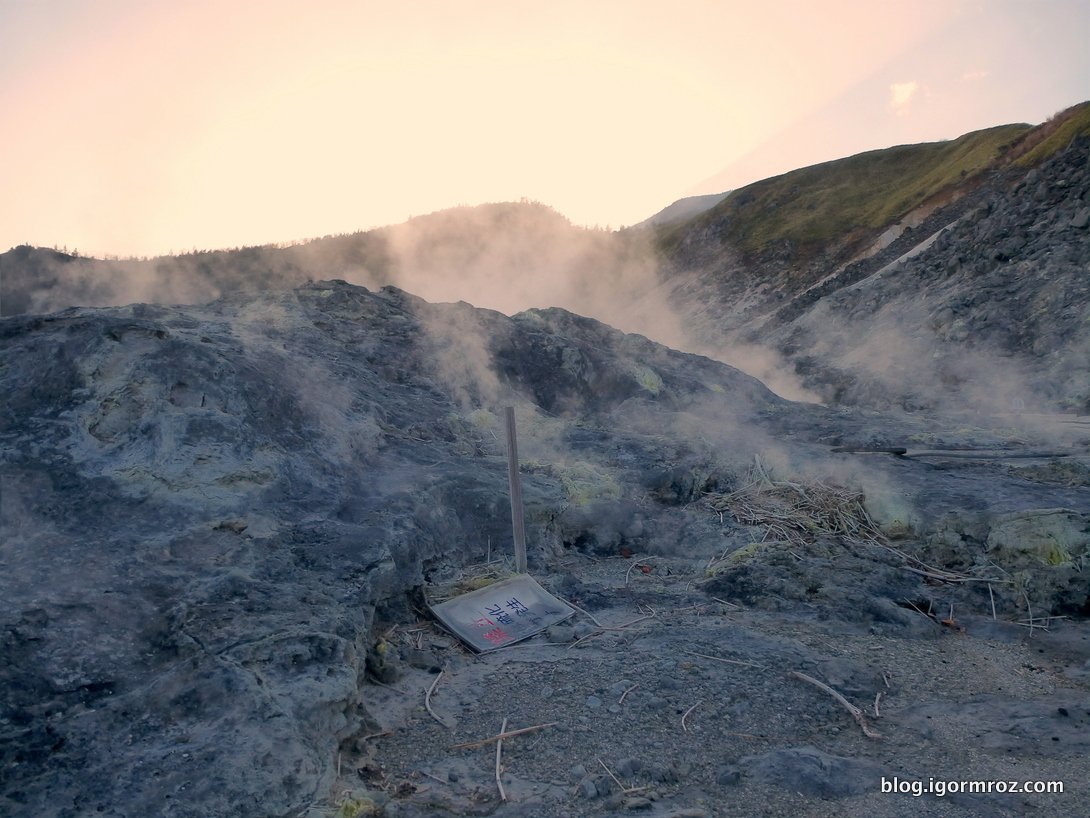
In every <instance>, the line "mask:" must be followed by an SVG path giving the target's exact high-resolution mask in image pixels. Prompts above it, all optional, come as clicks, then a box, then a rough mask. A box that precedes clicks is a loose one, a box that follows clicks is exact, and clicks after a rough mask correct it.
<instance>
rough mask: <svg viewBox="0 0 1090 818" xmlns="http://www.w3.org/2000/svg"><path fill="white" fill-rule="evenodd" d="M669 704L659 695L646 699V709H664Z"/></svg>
mask: <svg viewBox="0 0 1090 818" xmlns="http://www.w3.org/2000/svg"><path fill="white" fill-rule="evenodd" d="M669 704H670V703H669V702H668V701H666V699H664V698H662V697H661V696H652V697H651V698H650V699H648V700H647V709H648V710H655V711H659V710H665V709H666V708H667V707H668V706H669Z"/></svg>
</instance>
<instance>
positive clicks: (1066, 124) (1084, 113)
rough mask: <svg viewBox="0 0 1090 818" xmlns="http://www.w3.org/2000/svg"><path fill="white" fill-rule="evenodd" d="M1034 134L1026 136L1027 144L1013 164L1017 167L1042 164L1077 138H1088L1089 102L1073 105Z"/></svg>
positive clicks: (1089, 125)
mask: <svg viewBox="0 0 1090 818" xmlns="http://www.w3.org/2000/svg"><path fill="white" fill-rule="evenodd" d="M1033 130H1034V133H1032V134H1029V135H1027V137H1026V139H1025V140H1024V141H1025V142H1027V143H1029V144H1027V145H1026V146H1024V147H1025V152H1024V153H1022V154H1021V155H1020V156H1019V157H1018V158H1017V159H1016V160H1015V161H1014V163H1013V164H1015V165H1017V166H1019V167H1032V166H1034V165H1037V164H1039V163H1041V162H1043V161H1044V160H1045V159H1047V158H1048V157H1050V156H1052V154H1054V153H1056V152H1057V151H1061V150H1063V149H1064V148H1066V147H1067V145H1068V144H1069V143H1070V142H1071V140H1072V139H1074V138H1075V137H1077V136H1090V102H1083V103H1080V104H1078V105H1074V106H1072V107H1071V108H1068V109H1067V110H1065V111H1061V112H1060V113H1058V114H1056V116H1054V117H1052V119H1050V120H1049V121H1048V122H1046V123H1044V124H1043V125H1041V126H1040V127H1038V128H1034V129H1033Z"/></svg>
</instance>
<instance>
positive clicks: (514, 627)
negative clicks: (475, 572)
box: [430, 574, 575, 653]
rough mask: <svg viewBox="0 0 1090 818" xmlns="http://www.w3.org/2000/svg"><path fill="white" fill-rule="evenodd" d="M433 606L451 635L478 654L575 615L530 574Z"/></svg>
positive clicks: (511, 578) (569, 607)
mask: <svg viewBox="0 0 1090 818" xmlns="http://www.w3.org/2000/svg"><path fill="white" fill-rule="evenodd" d="M430 607H431V610H432V613H434V614H435V616H436V617H437V618H438V619H439V621H440V622H442V623H443V624H444V625H445V626H446V627H447V629H448V630H449V631H450V632H451V633H453V634H454V635H455V636H457V637H458V638H459V639H461V640H462V641H463V642H465V643H466V644H467V645H469V646H470V647H471V648H473V649H474V650H475V651H477V652H478V653H485V652H487V651H490V650H496V648H502V647H506V646H507V645H513V644H514V643H516V642H521V641H522V640H523V639H529V638H530V637H531V636H534V635H535V634H538V633H541V632H542V631H543V630H545V629H546V628H548V627H549V626H550V625H555V624H556V623H557V622H563V621H564V620H565V619H567V618H568V617H570V616H572V615H573V614H574V613H575V609H574V608H572V607H571V606H570V605H568V604H567V603H565V602H562V601H561V600H559V599H557V598H556V597H555V596H553V595H552V594H550V593H549V592H548V591H546V590H545V589H544V588H542V587H541V586H540V585H538V584H537V581H536V580H535V579H534V578H533V577H531V576H530V575H529V574H516V575H515V576H513V577H509V578H508V579H504V580H500V581H499V582H495V583H493V584H492V585H489V586H487V587H484V588H479V589H477V590H476V591H470V592H469V593H468V594H462V595H461V596H457V597H455V598H454V599H448V600H447V601H446V602H440V603H438V604H437V605H432V606H430Z"/></svg>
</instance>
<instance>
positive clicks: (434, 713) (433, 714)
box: [424, 670, 450, 730]
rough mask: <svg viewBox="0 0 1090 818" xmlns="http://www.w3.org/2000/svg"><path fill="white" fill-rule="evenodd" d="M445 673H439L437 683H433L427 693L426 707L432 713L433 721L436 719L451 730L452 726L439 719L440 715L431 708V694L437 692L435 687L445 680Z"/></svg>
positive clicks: (425, 698) (442, 671)
mask: <svg viewBox="0 0 1090 818" xmlns="http://www.w3.org/2000/svg"><path fill="white" fill-rule="evenodd" d="M445 672H446V671H444V670H440V671H439V675H438V676H436V677H435V681H433V682H432V683H431V686H430V687H429V688H428V690H427V692H426V693H425V694H424V707H426V708H427V710H428V712H429V713H431V717H432V718H433V719H435V720H436V721H437V722H439V723H440V724H441V725H443V726H444V727H446V728H447V729H448V730H449V729H450V725H449V724H447V723H446V721H445V720H443V719H441V718H440V717H439V715H438V714H437V713H436V712H435V711H434V710H432V707H431V694H432V693H434V692H435V686H436V685H437V684H439V680H440V679H442V678H443V674H444V673H445Z"/></svg>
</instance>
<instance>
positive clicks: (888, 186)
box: [663, 125, 1031, 252]
mask: <svg viewBox="0 0 1090 818" xmlns="http://www.w3.org/2000/svg"><path fill="white" fill-rule="evenodd" d="M1029 130H1031V126H1029V125H1002V126H999V127H996V128H989V129H987V130H983V131H975V132H973V133H970V134H966V135H965V136H962V137H960V138H959V139H955V140H953V141H950V142H934V143H925V144H920V145H900V146H898V147H894V148H888V149H885V150H877V151H869V152H867V153H861V154H858V155H856V156H851V157H848V158H847V159H838V160H835V161H832V162H825V163H822V164H820V165H813V166H811V167H808V168H802V169H800V170H796V171H791V172H790V173H785V174H784V175H782V176H776V177H773V178H771V179H765V180H763V181H760V182H756V183H754V184H752V185H748V186H747V187H744V188H741V189H739V190H736V191H734V193H732V194H731V195H730V196H729V197H728V198H727V199H726V200H724V201H723V202H722V203H720V204H719V205H718V206H716V207H714V208H712V209H711V210H710V211H709V212H708V213H706V214H704V215H703V216H701V217H699V218H698V219H697V220H696V222H693V223H690V224H695V223H700V222H704V223H707V222H705V221H704V220H707V221H722V220H724V219H725V230H726V234H727V238H729V239H731V240H732V241H733V243H735V244H736V245H737V246H738V247H740V248H741V249H742V250H745V251H748V252H756V251H758V250H760V249H761V248H763V247H765V246H767V245H768V244H769V243H771V242H774V241H778V240H784V239H786V240H789V241H791V242H793V243H795V244H797V245H805V244H811V243H814V244H816V243H821V242H826V241H830V240H833V239H839V238H843V237H846V236H848V235H850V234H851V233H852V232H853V231H856V230H858V229H859V228H879V227H883V226H885V225H887V224H890V223H892V222H894V221H896V220H897V219H898V218H899V217H901V216H903V215H904V214H905V213H907V212H908V211H910V210H912V209H913V208H915V207H917V206H919V205H920V204H922V203H923V202H925V201H926V200H928V199H929V198H931V197H933V196H935V195H936V194H939V193H941V192H942V191H944V190H946V189H947V188H949V187H951V186H952V185H955V184H957V183H959V182H961V181H963V180H965V179H968V178H970V177H972V176H974V175H975V174H977V173H979V172H980V171H982V170H985V169H986V168H988V167H990V166H992V165H994V164H995V162H996V160H997V159H998V158H999V157H1000V156H1001V154H1002V153H1003V152H1004V151H1006V150H1009V148H1010V146H1011V145H1012V143H1014V142H1017V141H1018V139H1019V137H1021V136H1022V135H1023V134H1025V133H1026V132H1027V131H1029ZM670 238H671V237H670V236H669V234H664V235H663V239H664V241H665V243H667V244H669V243H670Z"/></svg>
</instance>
